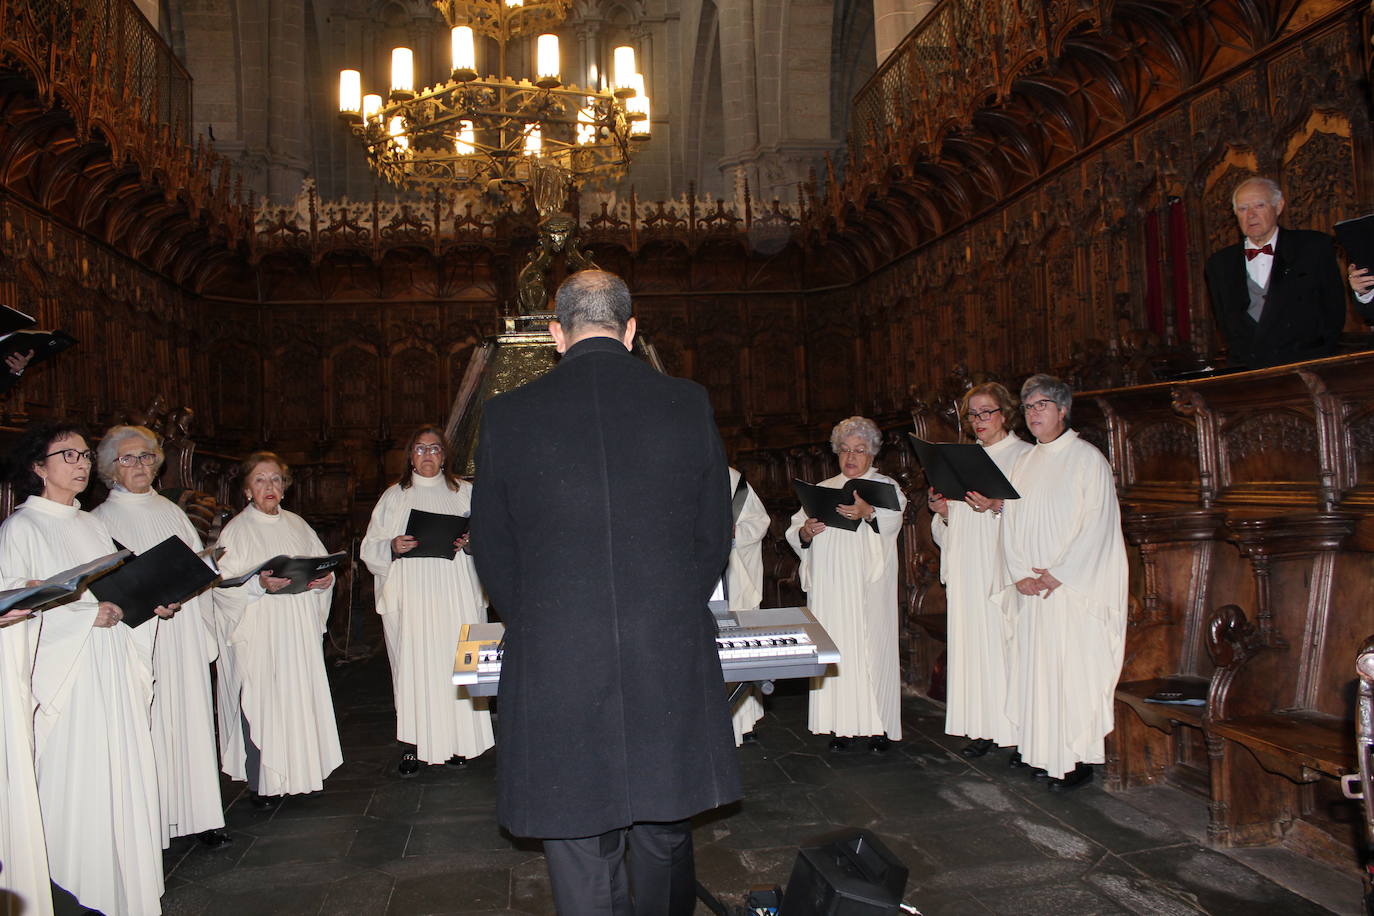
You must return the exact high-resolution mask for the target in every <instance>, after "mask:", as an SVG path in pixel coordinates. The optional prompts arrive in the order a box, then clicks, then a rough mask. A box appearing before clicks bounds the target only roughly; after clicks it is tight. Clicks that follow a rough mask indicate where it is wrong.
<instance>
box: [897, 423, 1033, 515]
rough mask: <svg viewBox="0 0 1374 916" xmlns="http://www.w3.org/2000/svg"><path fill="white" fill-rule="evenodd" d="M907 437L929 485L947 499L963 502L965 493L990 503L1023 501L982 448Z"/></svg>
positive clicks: (962, 443) (959, 443)
mask: <svg viewBox="0 0 1374 916" xmlns="http://www.w3.org/2000/svg"><path fill="white" fill-rule="evenodd" d="M908 435H910V436H911V447H912V448H913V449H915V450H916V458H917V459H918V460H919V461H920V462H921V467H922V469H923V470H924V471H925V472H926V482H927V483H929V484H930V485H931V486H932V487H934V488H935V492H936V493H938V494H940V495H941V496H943V497H944V498H945V499H958V500H962V499H963V498H964V494H966V493H980V494H982V495H983V496H984V497H986V498H987V499H1020V498H1021V494H1020V493H1017V492H1016V488H1015V487H1013V486H1012V485H1011V481H1009V480H1007V478H1006V475H1005V474H1003V473H1002V472H1001V471H1000V470H998V468H997V464H996V462H994V461H993V460H992V458H990V457H989V456H988V453H987V449H985V448H983V447H982V446H981V445H974V444H972V443H969V442H927V441H926V440H924V439H920V438H918V437H917V436H916V435H915V434H914V433H909V434H908Z"/></svg>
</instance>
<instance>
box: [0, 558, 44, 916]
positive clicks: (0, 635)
mask: <svg viewBox="0 0 1374 916" xmlns="http://www.w3.org/2000/svg"><path fill="white" fill-rule="evenodd" d="M24 584H25V580H24V579H7V580H5V581H3V582H0V588H5V589H10V588H23V587H24ZM38 626H39V624H38V621H37V620H36V619H33V618H31V617H30V614H29V611H27V610H24V609H22V608H20V609H16V610H13V611H9V612H7V613H5V614H0V866H2V867H3V870H0V916H51V914H52V890H51V888H50V887H49V885H48V852H47V849H46V846H45V843H44V839H43V817H42V815H41V814H40V813H39V809H38V782H37V779H36V778H35V777H34V772H33V691H32V690H31V689H30V687H29V679H30V677H31V676H32V673H33V650H34V646H35V645H36V644H37V642H38Z"/></svg>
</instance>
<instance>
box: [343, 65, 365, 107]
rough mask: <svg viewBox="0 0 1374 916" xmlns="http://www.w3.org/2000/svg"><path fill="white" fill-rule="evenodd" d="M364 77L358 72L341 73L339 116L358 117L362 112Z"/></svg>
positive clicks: (346, 71) (347, 71) (345, 71)
mask: <svg viewBox="0 0 1374 916" xmlns="http://www.w3.org/2000/svg"><path fill="white" fill-rule="evenodd" d="M362 94H363V75H362V74H361V73H359V72H358V71H357V70H340V71H339V114H343V115H357V114H358V113H359V112H360V111H361V110H362Z"/></svg>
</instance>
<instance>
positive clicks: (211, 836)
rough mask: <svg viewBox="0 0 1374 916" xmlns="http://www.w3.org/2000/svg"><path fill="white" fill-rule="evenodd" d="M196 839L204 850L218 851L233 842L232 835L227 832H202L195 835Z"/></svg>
mask: <svg viewBox="0 0 1374 916" xmlns="http://www.w3.org/2000/svg"><path fill="white" fill-rule="evenodd" d="M196 839H198V840H200V845H202V846H204V847H205V848H206V849H219V848H220V847H221V846H228V845H229V844H230V843H232V842H234V835H233V834H232V833H230V832H229V831H227V830H202V831H201V832H200V833H198V834H196Z"/></svg>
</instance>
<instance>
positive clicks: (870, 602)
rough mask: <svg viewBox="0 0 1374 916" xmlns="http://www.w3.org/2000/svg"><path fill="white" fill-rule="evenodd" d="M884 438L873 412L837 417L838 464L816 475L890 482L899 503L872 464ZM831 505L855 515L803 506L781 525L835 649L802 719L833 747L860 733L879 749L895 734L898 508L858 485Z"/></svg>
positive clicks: (838, 481)
mask: <svg viewBox="0 0 1374 916" xmlns="http://www.w3.org/2000/svg"><path fill="white" fill-rule="evenodd" d="M882 441H883V438H882V433H880V432H879V431H878V427H877V425H875V424H874V422H873V421H872V420H869V419H866V418H864V417H850V418H848V419H847V420H841V421H840V422H839V423H838V424H836V426H835V428H834V429H833V430H832V431H831V433H830V447H831V448H832V449H834V450H835V454H837V455H839V457H840V473H839V474H838V475H836V476H834V477H831V478H830V479H828V480H823V481H821V482H820V484H819V485H820V486H822V487H836V488H839V487H843V486H844V485H845V483H846V482H847V481H849V480H851V479H854V478H862V479H864V480H876V481H879V482H881V483H888V484H892V485H893V487H894V488H896V490H897V499H898V502H899V504H900V505H901V507H902V510H905V508H906V497H905V496H904V495H903V494H902V489H901V487H899V486H897V483H896V481H894V480H893V479H892V478H890V477H885V476H883V475H882V474H880V473H878V472H877V471H876V470H874V469H873V459H874V458H875V457H877V454H878V447H879V446H880V445H882ZM838 511H839V514H840V515H842V516H844V517H845V518H848V519H854V520H857V521H858V522H859V523H860V524H859V526H858V528H857V529H855V530H854V531H846V530H845V529H843V528H828V527H827V526H826V525H825V523H824V522H821V521H820V520H818V519H814V518H807V517H806V510H805V509H802V510H800V511H798V512H797V514H796V515H794V516H792V523H791V526H790V527H788V529H787V542H788V543H789V544H791V545H792V549H793V550H794V551H796V554H797V557H798V558H799V559H800V567H799V573H800V576H801V585H802V588H803V589H805V590H806V598H807V605H808V606H809V607H810V608H811V612H812V613H813V614H815V615H816V619H817V620H818V621H820V623H821V625H822V626H824V627H825V629H826V632H827V633H829V634H830V638H831V639H833V640H834V641H835V646H836V648H838V649H839V650H840V663H839V665H838V666H837V671H836V675H835V676H834V677H818V678H813V679H812V681H811V707H810V712H809V714H808V717H807V720H808V721H807V727H808V728H809V729H810V730H811V732H812V733H813V734H825V733H826V732H831V733H833V734H834V737H833V738H832V739H831V741H830V749H831V750H832V751H835V752H841V751H845V750H848V749H849V748H850V747H851V746H852V744H853V742H854V739H855V738H856V737H865V736H866V737H867V738H868V748H869V750H871V751H873V752H874V753H879V754H880V753H883V752H885V751H887V749H888V748H890V747H891V746H892V742H893V741H900V740H901V738H902V702H901V701H902V690H901V686H902V685H901V671H900V669H899V666H898V659H897V534H898V533H899V532H900V531H901V527H902V511H901V510H892V509H879V508H877V507H876V506H872V505H870V504H869V503H868V502H866V501H865V500H864V498H863V497H862V496H859V495H858V494H857V493H856V494H855V495H854V501H853V503H851V504H849V505H842V506H840V507H839V510H838Z"/></svg>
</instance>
